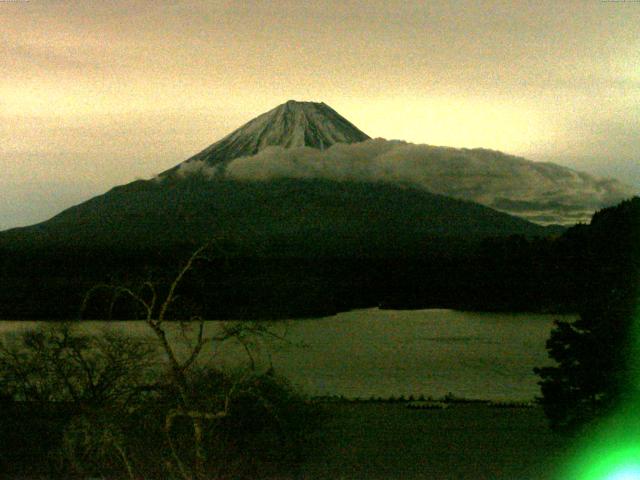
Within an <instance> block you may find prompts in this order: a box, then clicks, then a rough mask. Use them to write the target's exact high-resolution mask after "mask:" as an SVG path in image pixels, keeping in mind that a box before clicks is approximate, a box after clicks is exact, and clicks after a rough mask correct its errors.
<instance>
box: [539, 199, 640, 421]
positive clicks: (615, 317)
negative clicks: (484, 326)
mask: <svg viewBox="0 0 640 480" xmlns="http://www.w3.org/2000/svg"><path fill="white" fill-rule="evenodd" d="M577 230H580V233H581V234H580V235H575V232H572V231H569V232H567V234H566V235H565V236H564V238H563V239H562V240H564V241H566V242H568V244H569V246H570V249H569V250H571V251H572V252H574V253H575V252H579V254H578V255H575V256H574V257H573V260H574V261H575V265H574V267H573V268H574V269H575V273H576V274H580V275H581V276H582V278H581V279H580V282H581V288H582V289H583V292H584V295H583V300H582V305H581V309H580V316H579V318H578V319H577V320H576V321H575V322H556V326H555V329H554V330H553V331H552V333H551V337H550V338H549V340H548V342H547V350H548V352H549V355H550V357H551V358H552V359H553V360H555V361H556V362H557V364H556V365H555V366H552V367H544V368H536V369H535V372H536V373H537V374H538V375H539V376H540V377H541V381H540V386H541V391H542V398H541V403H542V405H543V407H544V410H545V413H546V414H547V417H548V418H549V420H550V423H551V426H552V427H553V428H556V429H571V428H575V427H579V426H581V425H584V424H586V423H588V422H590V421H592V420H594V419H597V418H600V417H602V416H603V415H606V413H608V412H609V411H610V410H611V409H612V408H614V407H616V406H618V405H620V404H621V403H623V402H627V401H629V400H631V399H635V398H637V397H638V392H639V391H640V390H639V389H638V384H640V378H639V375H638V371H640V368H638V367H637V366H636V365H640V348H639V347H638V345H639V344H640V335H638V333H639V332H640V327H639V326H638V325H636V323H637V322H640V318H638V316H637V313H638V286H639V284H640V282H639V281H638V280H639V275H640V198H638V197H635V198H633V199H631V200H628V201H625V202H623V203H621V204H620V205H618V206H616V207H612V208H609V209H605V210H602V211H600V212H597V213H596V214H595V215H594V217H593V219H592V221H591V224H590V225H589V226H588V227H587V228H586V229H585V227H584V226H580V227H578V228H577ZM585 230H586V232H585ZM565 248H566V245H565Z"/></svg>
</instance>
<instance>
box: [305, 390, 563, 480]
mask: <svg viewBox="0 0 640 480" xmlns="http://www.w3.org/2000/svg"><path fill="white" fill-rule="evenodd" d="M325 406H326V410H327V412H328V414H329V417H330V419H329V420H328V421H327V423H326V425H325V426H324V427H323V428H322V429H321V431H319V432H318V433H317V435H316V437H315V444H314V445H313V446H312V447H310V451H309V452H308V455H307V460H306V461H305V463H304V465H303V468H302V472H301V478H305V479H387V480H388V479H402V480H405V479H433V480H440V479H443V480H448V479H456V480H460V479H470V480H471V479H473V480H482V479H504V480H546V479H553V478H555V477H554V471H555V470H556V469H557V467H558V466H559V465H560V464H561V462H562V460H563V453H564V452H565V451H566V450H567V446H566V444H567V443H568V442H567V441H566V439H565V438H563V437H562V436H560V435H558V434H554V433H553V432H551V431H550V430H549V429H548V427H547V423H546V420H545V418H544V415H543V413H542V410H541V409H540V408H539V407H534V408H496V407H493V406H490V405H487V404H482V403H466V404H462V403H461V404H449V405H448V406H447V408H443V409H438V408H436V409H420V410H418V409H409V408H407V405H406V404H404V403H378V402H367V403H358V402H332V403H326V404H325Z"/></svg>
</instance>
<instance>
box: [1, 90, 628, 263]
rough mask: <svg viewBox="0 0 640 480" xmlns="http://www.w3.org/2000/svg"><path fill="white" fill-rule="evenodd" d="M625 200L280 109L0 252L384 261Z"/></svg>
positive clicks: (297, 108)
mask: <svg viewBox="0 0 640 480" xmlns="http://www.w3.org/2000/svg"><path fill="white" fill-rule="evenodd" d="M627 196H630V194H629V192H627V191H626V190H625V189H624V187H623V186H621V185H620V184H618V183H617V182H615V181H611V180H607V181H603V180H598V179H595V178H592V177H590V176H588V175H586V174H582V173H578V172H574V171H572V170H569V169H566V168H563V167H559V166H557V165H552V164H538V163H536V162H530V161H528V160H525V159H522V158H518V157H513V156H509V155H506V154H503V153H500V152H494V151H491V150H465V149H453V148H443V147H431V146H428V145H413V144H408V143H406V142H400V141H387V140H384V139H371V138H370V137H369V136H368V135H366V134H365V133H363V132H362V131H361V130H359V129H358V128H357V127H356V126H354V125H353V124H352V123H350V122H349V121H348V120H347V119H345V118H344V117H342V116H341V115H340V114H338V113H337V112H336V111H335V110H333V109H332V108H331V107H329V106H328V105H326V104H324V103H314V102H296V101H288V102H286V103H284V104H282V105H280V106H278V107H276V108H274V109H273V110H271V111H269V112H266V113H264V114H262V115H260V116H258V117H256V118H255V119H253V120H251V121H250V122H248V123H247V124H245V125H243V126H242V127H240V128H239V129H237V130H235V131H234V132H232V133H230V134H229V135H227V136H226V137H224V138H223V139H221V140H220V141H218V142H216V143H214V144H212V145H211V146H209V147H207V148H205V149H204V150H202V151H201V152H200V153H198V154H196V155H194V156H192V157H191V158H189V159H187V160H186V161H184V162H182V163H180V164H178V165H176V166H175V167H173V168H172V169H169V170H167V171H165V172H163V173H161V174H160V175H158V176H157V177H155V178H153V179H150V180H138V181H135V182H132V183H129V184H127V185H123V186H119V187H115V188H113V189H112V190H110V191H109V192H107V193H105V194H103V195H100V196H97V197H94V198H92V199H90V200H88V201H86V202H84V203H81V204H80V205H77V206H75V207H72V208H69V209H67V210H65V211H63V212H62V213H60V214H58V215H57V216H55V217H53V218H52V219H50V220H48V221H46V222H43V223H40V224H37V225H34V226H31V227H25V228H18V229H13V230H8V231H6V232H2V233H0V246H2V245H3V244H11V243H15V242H20V243H21V244H25V245H29V244H38V245H47V244H59V245H69V244H78V245H88V246H92V245H104V246H108V245H120V246H123V247H126V246H127V245H129V246H132V247H133V246H136V245H145V246H148V245H165V246H166V245H171V244H175V243H181V242H182V243H184V242H193V243H198V242H202V241H204V240H206V239H208V238H211V237H212V236H218V235H224V236H231V237H234V238H243V239H245V241H246V242H248V244H249V245H252V246H250V247H248V248H250V249H253V248H255V247H256V246H257V245H259V246H262V247H263V246H265V245H269V247H268V248H274V249H276V250H277V249H278V248H279V247H276V245H287V248H289V247H291V246H294V245H295V247H292V248H293V249H294V250H295V251H299V252H300V251H301V252H309V249H311V250H314V249H315V250H317V252H316V253H317V254H332V255H333V254H341V255H351V254H358V255H360V254H371V253H372V252H375V254H376V255H386V254H387V253H388V252H387V249H392V250H393V251H395V252H396V253H397V252H398V251H402V249H405V248H406V249H413V248H417V247H416V245H423V243H424V241H425V239H427V238H434V237H439V238H451V237H467V238H468V237H473V238H482V237H486V236H502V235H510V234H524V235H541V236H544V235H548V234H549V232H550V231H552V230H549V229H548V228H545V227H543V226H541V225H539V224H536V223H532V222H530V221H527V220H526V218H529V219H535V218H531V217H536V216H537V217H536V218H538V219H539V220H540V219H543V220H544V221H540V222H539V223H565V224H566V223H571V220H572V219H574V217H572V216H571V215H574V216H576V215H577V217H575V218H579V219H582V217H580V215H582V214H588V215H590V214H591V213H593V211H594V210H595V209H597V208H598V207H601V206H604V205H605V204H607V203H609V204H610V203H615V202H616V201H618V200H620V199H622V198H626V197H627ZM498 210H502V212H501V211H498ZM576 212H577V213H576ZM562 215H564V216H562ZM520 217H523V218H520ZM573 223H575V222H573ZM556 231H557V229H556ZM280 253H282V252H280Z"/></svg>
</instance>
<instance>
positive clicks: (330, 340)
mask: <svg viewBox="0 0 640 480" xmlns="http://www.w3.org/2000/svg"><path fill="white" fill-rule="evenodd" d="M557 318H563V316H559V315H533V314H494V313H477V312H458V311H454V310H413V311H395V310H378V309H368V310H356V311H352V312H346V313H342V314H339V315H336V316H334V317H327V318H322V319H307V320H290V321H287V322H273V323H270V327H271V328H272V329H273V331H274V332H275V333H277V334H278V336H284V337H285V338H286V341H282V340H280V339H278V338H276V337H272V336H266V337H262V338H261V339H258V340H256V341H255V342H254V344H253V345H252V351H253V352H254V356H255V359H256V361H257V362H258V364H259V365H261V366H265V367H266V366H269V365H272V366H273V368H274V369H275V370H276V372H277V373H280V374H282V375H284V376H286V377H287V378H289V379H290V381H291V382H292V383H293V384H294V385H297V386H298V387H300V388H301V389H302V390H303V391H304V392H306V393H308V394H310V395H344V396H346V397H351V398H355V397H361V398H368V397H372V396H373V397H378V396H381V397H389V396H400V395H404V396H405V397H408V396H409V395H413V396H415V397H417V396H419V395H424V396H433V397H441V396H444V395H446V394H447V393H449V392H451V393H453V394H454V395H456V396H459V397H465V398H482V399H504V400H528V399H532V398H534V397H535V396H536V395H538V393H539V391H538V386H537V384H536V382H537V377H536V376H535V375H534V374H533V372H532V369H533V367H535V366H541V365H545V364H548V363H549V360H548V358H547V355H546V351H545V342H546V340H547V337H548V336H549V332H550V329H551V327H552V323H553V320H554V319H557ZM564 318H565V319H568V318H571V317H566V316H564ZM35 324H36V322H0V333H7V332H15V331H18V330H20V329H24V328H30V327H33V326H34V325H35ZM221 325H222V322H207V328H206V330H207V333H208V334H209V335H214V334H215V333H217V332H219V331H220V328H221ZM82 328H83V329H86V330H87V331H92V332H99V331H101V329H105V328H106V329H117V330H121V331H124V332H127V333H129V334H132V335H143V334H147V333H148V330H147V326H146V325H145V324H144V323H143V322H93V321H92V322H83V325H82ZM170 333H171V335H170V336H171V338H172V339H173V340H174V341H175V342H176V344H177V345H182V346H181V347H180V348H182V349H183V351H186V345H188V343H189V338H193V337H194V335H195V332H186V334H184V335H183V334H182V332H181V330H180V328H179V327H178V325H177V324H172V325H171V328H170ZM202 358H203V359H204V360H209V361H215V362H216V363H218V364H222V365H224V366H225V367H226V368H235V367H236V366H237V365H238V364H240V363H242V362H244V361H245V360H246V354H245V353H244V350H243V348H242V347H241V345H240V344H239V343H237V342H229V343H226V344H222V345H221V344H212V345H209V346H208V348H207V349H205V350H203V353H202Z"/></svg>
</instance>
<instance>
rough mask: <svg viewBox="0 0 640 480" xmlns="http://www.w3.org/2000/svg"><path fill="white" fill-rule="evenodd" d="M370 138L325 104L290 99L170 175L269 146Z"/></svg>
mask: <svg viewBox="0 0 640 480" xmlns="http://www.w3.org/2000/svg"><path fill="white" fill-rule="evenodd" d="M369 138H370V137H369V136H368V135H367V134H365V133H364V132H362V131H361V130H360V129H358V128H357V127H356V126H355V125H353V124H352V123H351V122H349V120H347V119H346V118H344V117H343V116H342V115H340V114H339V113H338V112H336V111H335V110H334V109H332V108H331V107H330V106H329V105H327V104H325V103H316V102H298V101H295V100H289V101H288V102H286V103H283V104H282V105H279V106H277V107H276V108H274V109H273V110H269V111H268V112H266V113H263V114H262V115H260V116H258V117H256V118H254V119H253V120H251V121H249V122H248V123H246V124H244V125H243V126H241V127H240V128H238V129H237V130H235V131H233V132H231V133H230V134H229V135H227V136H226V137H224V138H223V139H222V140H219V141H217V142H216V143H214V144H212V145H210V146H209V147H207V148H205V149H204V150H202V151H201V152H200V153H197V154H196V155H194V156H193V157H191V158H188V159H187V160H185V161H184V162H182V163H181V164H180V165H178V166H177V167H174V168H173V169H171V170H169V172H171V171H172V170H174V169H175V168H178V167H180V166H182V165H185V164H187V163H190V162H194V161H198V162H203V163H205V164H207V165H209V166H215V165H220V164H223V165H224V164H226V163H227V162H229V161H231V160H233V159H234V158H238V157H247V156H251V155H255V154H256V153H258V152H260V151H261V150H263V149H264V148H266V147H268V146H279V147H284V148H292V147H312V148H317V149H319V150H324V149H325V148H328V147H330V146H331V145H333V144H335V143H356V142H362V141H364V140H368V139H369ZM165 173H168V172H165Z"/></svg>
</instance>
